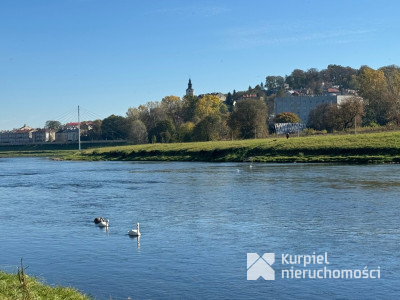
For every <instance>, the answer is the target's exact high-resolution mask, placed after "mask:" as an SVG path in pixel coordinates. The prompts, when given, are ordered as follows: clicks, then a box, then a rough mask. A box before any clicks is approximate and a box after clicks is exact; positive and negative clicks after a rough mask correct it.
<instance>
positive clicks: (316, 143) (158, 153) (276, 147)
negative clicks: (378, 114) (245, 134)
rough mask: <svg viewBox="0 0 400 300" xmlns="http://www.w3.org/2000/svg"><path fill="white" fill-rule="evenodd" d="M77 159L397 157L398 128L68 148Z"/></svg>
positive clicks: (360, 160)
mask: <svg viewBox="0 0 400 300" xmlns="http://www.w3.org/2000/svg"><path fill="white" fill-rule="evenodd" d="M63 158H64V159H73V160H127V161H129V160H132V161H135V160H136V161H210V162H240V161H254V162H274V163H279V162H282V163H283V162H299V163H306V162H313V163H314V162H324V163H326V162H334V163H399V162H400V132H383V133H368V134H348V135H325V136H306V137H290V138H289V139H286V138H284V137H274V138H267V139H254V140H241V141H217V142H197V143H173V144H147V145H132V146H117V147H106V148H95V149H88V150H84V151H81V152H74V153H68V155H65V156H63Z"/></svg>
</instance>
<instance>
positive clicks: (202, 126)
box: [193, 114, 226, 141]
mask: <svg viewBox="0 0 400 300" xmlns="http://www.w3.org/2000/svg"><path fill="white" fill-rule="evenodd" d="M224 134H226V128H225V126H224V125H223V123H222V122H221V117H220V116H218V115H216V114H212V115H209V116H206V117H205V118H204V119H202V120H201V121H200V122H199V123H197V124H196V126H195V127H194V129H193V139H194V140H195V141H216V140H219V139H220V138H221V136H223V135H224Z"/></svg>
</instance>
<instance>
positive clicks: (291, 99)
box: [274, 95, 354, 124]
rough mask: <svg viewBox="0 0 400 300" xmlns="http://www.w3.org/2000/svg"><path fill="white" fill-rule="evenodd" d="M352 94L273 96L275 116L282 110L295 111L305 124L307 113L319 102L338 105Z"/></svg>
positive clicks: (319, 103)
mask: <svg viewBox="0 0 400 300" xmlns="http://www.w3.org/2000/svg"><path fill="white" fill-rule="evenodd" d="M352 97H354V96H352V95H350V96H349V95H324V96H286V97H277V98H275V109H274V113H275V116H276V115H278V114H280V113H283V112H291V113H295V114H296V115H298V116H299V118H300V120H301V122H302V123H304V124H307V121H308V115H309V114H310V111H312V110H313V109H314V108H315V107H317V106H318V105H321V104H325V103H327V104H336V105H339V104H340V103H342V102H343V101H345V100H347V99H350V98H352Z"/></svg>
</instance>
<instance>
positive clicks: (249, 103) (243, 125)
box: [47, 65, 400, 144]
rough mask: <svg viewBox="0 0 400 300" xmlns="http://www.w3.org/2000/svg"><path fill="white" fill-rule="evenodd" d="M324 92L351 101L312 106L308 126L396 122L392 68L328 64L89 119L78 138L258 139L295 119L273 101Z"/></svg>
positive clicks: (398, 98)
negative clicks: (223, 91)
mask: <svg viewBox="0 0 400 300" xmlns="http://www.w3.org/2000/svg"><path fill="white" fill-rule="evenodd" d="M330 90H333V91H335V92H336V93H339V94H347V95H354V97H353V98H352V99H350V100H349V101H346V102H344V103H341V104H340V105H328V104H326V105H321V106H319V107H316V108H315V109H314V110H313V111H312V112H311V113H310V117H309V123H308V124H307V126H308V127H310V128H313V129H315V130H326V131H328V132H333V131H342V130H347V129H349V128H354V127H355V126H359V127H360V126H372V127H373V126H387V125H391V126H398V125H399V123H400V68H399V67H398V66H395V65H392V66H385V67H381V68H379V69H377V70H375V69H372V68H370V67H368V66H362V67H361V68H360V69H353V68H351V67H343V66H340V65H329V66H328V67H327V68H326V69H323V70H320V71H319V70H317V69H315V68H311V69H308V70H300V69H295V70H293V71H292V72H291V73H290V74H289V75H286V76H285V77H282V76H274V75H267V76H266V78H265V82H261V83H260V84H257V85H255V86H254V87H251V86H249V88H248V90H246V91H236V90H234V91H233V92H229V93H227V94H226V95H225V96H226V100H225V101H221V100H220V98H218V97H217V96H216V95H214V94H206V95H201V96H184V97H183V98H180V97H179V96H175V95H170V96H165V97H164V98H163V99H161V101H153V102H147V103H144V104H142V105H139V106H138V107H130V108H128V110H127V112H126V116H115V115H111V116H109V117H107V118H105V119H104V120H96V121H94V122H93V124H95V125H93V128H91V130H87V131H86V136H85V137H83V139H87V140H95V139H110V140H111V139H112V140H115V139H127V140H128V141H130V142H131V143H133V144H144V143H171V142H191V141H212V140H231V139H252V138H262V137H265V136H267V135H268V134H269V132H268V125H269V123H273V122H277V123H278V121H279V122H283V121H286V122H295V121H298V118H296V117H297V116H296V115H295V116H293V115H290V114H289V115H288V114H286V115H283V116H279V118H278V116H275V117H276V118H275V119H273V118H271V116H272V114H273V108H274V100H275V98H276V97H280V96H284V95H289V94H290V95H293V96H294V97H295V96H296V95H321V94H324V93H327V92H328V91H330ZM356 96H361V97H362V98H363V101H360V97H356ZM50 125H51V126H53V125H54V124H47V126H49V127H50Z"/></svg>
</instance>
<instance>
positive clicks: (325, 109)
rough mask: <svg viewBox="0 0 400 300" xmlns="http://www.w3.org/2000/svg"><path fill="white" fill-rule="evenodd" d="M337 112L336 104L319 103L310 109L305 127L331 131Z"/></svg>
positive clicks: (333, 127)
mask: <svg viewBox="0 0 400 300" xmlns="http://www.w3.org/2000/svg"><path fill="white" fill-rule="evenodd" d="M337 114H338V107H337V105H336V104H332V103H324V104H320V105H318V106H316V107H315V108H314V109H313V110H311V111H310V114H309V116H308V122H307V127H310V128H313V129H315V130H327V131H328V132H333V130H334V129H335V120H336V118H337Z"/></svg>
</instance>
